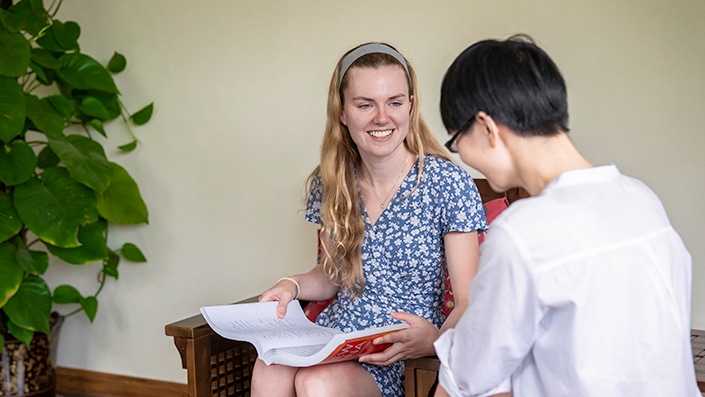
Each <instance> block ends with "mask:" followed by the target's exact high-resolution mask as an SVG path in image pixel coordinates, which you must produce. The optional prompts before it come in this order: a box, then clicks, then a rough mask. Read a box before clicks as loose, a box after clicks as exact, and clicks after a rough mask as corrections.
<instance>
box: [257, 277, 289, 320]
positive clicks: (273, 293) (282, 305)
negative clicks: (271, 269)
mask: <svg viewBox="0 0 705 397" xmlns="http://www.w3.org/2000/svg"><path fill="white" fill-rule="evenodd" d="M298 294H299V287H298V284H297V283H296V282H295V281H293V280H292V279H289V278H285V279H281V280H279V282H277V283H276V284H275V285H274V286H273V287H272V288H270V289H268V290H266V291H264V292H263V293H262V295H260V296H259V301H260V302H268V301H278V302H279V304H278V305H277V317H279V318H284V316H286V307H287V306H288V305H289V302H291V301H292V300H294V299H296V298H297V295H298Z"/></svg>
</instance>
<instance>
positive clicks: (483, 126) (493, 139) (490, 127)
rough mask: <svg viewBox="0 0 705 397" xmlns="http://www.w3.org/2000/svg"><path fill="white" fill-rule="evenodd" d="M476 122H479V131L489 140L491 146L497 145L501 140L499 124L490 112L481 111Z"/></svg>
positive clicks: (476, 117)
mask: <svg viewBox="0 0 705 397" xmlns="http://www.w3.org/2000/svg"><path fill="white" fill-rule="evenodd" d="M475 122H476V123H477V124H478V127H479V128H478V132H480V133H481V134H482V136H483V137H485V138H486V139H487V140H488V143H489V145H490V146H491V147H495V146H497V143H498V142H499V126H498V125H497V123H496V122H495V121H494V119H493V118H492V116H490V115H489V114H487V113H485V112H483V111H479V112H477V115H476V116H475Z"/></svg>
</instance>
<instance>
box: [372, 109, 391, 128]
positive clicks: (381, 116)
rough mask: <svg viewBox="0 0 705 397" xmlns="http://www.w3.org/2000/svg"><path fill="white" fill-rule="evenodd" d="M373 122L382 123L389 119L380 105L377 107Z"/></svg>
mask: <svg viewBox="0 0 705 397" xmlns="http://www.w3.org/2000/svg"><path fill="white" fill-rule="evenodd" d="M373 121H374V122H375V124H379V125H384V124H387V122H388V121H389V115H387V110H386V109H385V108H384V107H383V106H381V107H378V108H377V112H376V113H375V117H374V120H373Z"/></svg>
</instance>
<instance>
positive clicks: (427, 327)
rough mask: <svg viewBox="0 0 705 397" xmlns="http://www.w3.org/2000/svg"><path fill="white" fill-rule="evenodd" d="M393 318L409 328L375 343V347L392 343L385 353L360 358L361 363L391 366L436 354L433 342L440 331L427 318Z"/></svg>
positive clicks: (400, 316) (396, 315)
mask: <svg viewBox="0 0 705 397" xmlns="http://www.w3.org/2000/svg"><path fill="white" fill-rule="evenodd" d="M391 315H392V317H393V318H395V319H397V320H401V321H403V322H405V323H408V324H409V328H407V329H403V330H401V331H397V332H392V333H391V334H387V335H384V336H381V337H379V338H377V339H375V340H374V341H373V343H374V344H375V345H379V344H382V343H391V344H392V345H391V346H389V348H388V349H387V350H385V351H383V352H379V353H373V354H367V355H365V356H362V357H360V359H359V361H360V362H361V363H367V364H373V365H389V364H391V363H393V362H396V361H399V360H408V359H412V358H419V357H424V356H432V355H434V354H436V351H435V350H434V349H433V342H435V340H436V339H437V338H438V337H439V336H440V331H439V330H438V328H436V327H435V326H434V325H433V324H431V323H430V322H428V321H427V320H426V319H425V318H423V317H419V316H416V315H414V314H410V313H392V314H391Z"/></svg>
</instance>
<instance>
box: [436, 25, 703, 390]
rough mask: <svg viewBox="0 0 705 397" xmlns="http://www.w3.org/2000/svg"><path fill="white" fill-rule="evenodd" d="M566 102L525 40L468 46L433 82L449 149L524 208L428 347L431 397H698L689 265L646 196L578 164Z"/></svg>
mask: <svg viewBox="0 0 705 397" xmlns="http://www.w3.org/2000/svg"><path fill="white" fill-rule="evenodd" d="M566 92H567V90H566V85H565V82H564V80H563V77H562V75H561V73H560V71H559V70H558V67H557V66H556V64H555V63H554V62H553V60H552V59H551V58H550V57H549V56H548V54H547V53H546V52H545V51H544V50H542V49H541V48H539V47H538V46H537V45H536V44H535V43H534V42H533V41H532V40H531V38H530V37H528V36H513V37H510V38H509V39H507V40H503V41H500V40H483V41H480V42H477V43H475V44H473V45H471V46H470V47H468V48H467V49H466V50H464V51H463V52H462V53H461V54H460V55H459V56H458V57H457V58H456V59H455V61H454V62H453V63H452V65H451V66H450V68H449V69H448V70H447V72H446V74H445V76H444V78H443V83H442V88H441V105H440V107H441V115H442V119H443V123H444V125H445V127H446V129H447V130H448V132H449V133H450V134H452V137H451V139H450V141H448V143H447V147H448V148H449V149H450V150H451V151H454V152H457V153H459V154H460V158H461V159H462V160H463V161H464V162H465V163H467V164H469V165H470V166H472V167H473V168H475V169H477V170H478V171H480V172H482V173H483V174H484V175H485V177H486V178H487V180H488V182H489V184H490V186H491V187H492V188H493V189H494V190H496V191H506V190H507V189H509V188H513V187H522V188H524V189H525V190H526V191H528V192H529V193H530V195H531V197H529V198H525V199H522V200H519V201H517V202H515V203H514V204H512V205H511V206H510V207H509V208H507V209H506V210H505V211H504V212H502V213H501V214H500V215H499V216H498V217H497V218H496V219H495V220H494V221H493V223H492V226H491V229H490V231H489V233H488V234H487V235H486V237H485V241H484V243H483V245H482V247H481V254H480V264H479V269H478V273H477V275H476V277H475V278H474V279H473V281H472V284H471V286H470V292H469V302H468V306H467V309H466V310H465V312H464V313H463V316H462V317H461V319H460V320H459V322H458V324H457V325H456V327H455V328H453V329H450V330H447V331H446V332H444V333H443V334H442V335H441V336H440V338H439V339H438V340H437V341H436V342H435V344H434V346H435V349H436V352H437V354H438V357H439V359H440V361H441V369H440V374H439V378H440V387H439V390H437V392H436V395H437V396H443V395H446V393H447V394H450V395H452V396H485V395H492V394H495V393H500V392H508V391H510V390H511V391H512V392H513V394H514V396H516V397H524V396H542V397H552V396H600V397H604V396H620V397H623V396H639V397H644V396H654V397H656V396H658V397H662V396H692V397H696V396H698V397H700V396H701V394H700V392H699V391H698V387H697V383H696V380H695V373H694V367H693V361H692V355H691V348H690V307H691V265H692V263H691V262H692V260H691V256H690V254H689V253H688V250H687V249H686V247H685V245H684V244H683V241H682V240H681V238H680V237H679V235H678V233H677V232H676V231H675V230H674V228H673V227H672V226H671V224H670V221H669V219H668V216H667V214H666V211H665V210H664V208H663V205H662V204H661V202H660V200H659V199H658V197H657V196H656V194H655V193H654V192H652V191H651V190H650V189H649V188H648V187H647V186H646V185H645V184H644V183H642V182H641V181H639V180H636V179H634V178H631V177H628V176H625V175H623V174H622V173H620V171H619V170H618V169H617V167H616V166H615V165H604V166H593V165H592V164H590V163H589V162H588V160H586V159H585V157H583V156H582V155H581V154H580V152H579V151H578V150H577V149H576V147H575V146H574V145H573V143H572V142H571V140H570V139H569V137H568V134H567V132H568V105H567V94H566Z"/></svg>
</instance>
